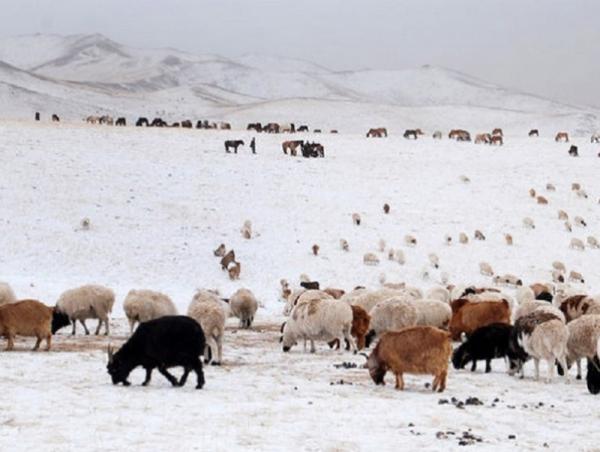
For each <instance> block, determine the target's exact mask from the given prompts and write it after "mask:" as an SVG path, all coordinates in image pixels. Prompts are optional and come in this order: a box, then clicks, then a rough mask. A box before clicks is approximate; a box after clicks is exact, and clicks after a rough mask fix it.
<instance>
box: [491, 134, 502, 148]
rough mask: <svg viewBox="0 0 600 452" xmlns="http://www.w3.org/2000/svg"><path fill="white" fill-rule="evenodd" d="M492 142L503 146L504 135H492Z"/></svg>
mask: <svg viewBox="0 0 600 452" xmlns="http://www.w3.org/2000/svg"><path fill="white" fill-rule="evenodd" d="M490 144H493V145H496V146H502V145H503V144H504V141H503V140H502V135H492V141H490Z"/></svg>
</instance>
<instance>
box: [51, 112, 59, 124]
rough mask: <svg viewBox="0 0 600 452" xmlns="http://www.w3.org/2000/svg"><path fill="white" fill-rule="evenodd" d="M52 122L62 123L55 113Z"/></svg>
mask: <svg viewBox="0 0 600 452" xmlns="http://www.w3.org/2000/svg"><path fill="white" fill-rule="evenodd" d="M52 122H60V118H59V117H58V115H57V114H55V113H52Z"/></svg>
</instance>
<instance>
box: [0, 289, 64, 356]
mask: <svg viewBox="0 0 600 452" xmlns="http://www.w3.org/2000/svg"><path fill="white" fill-rule="evenodd" d="M54 317H56V320H55V319H54ZM69 323H70V322H69V320H68V318H67V316H66V315H64V314H63V315H61V314H55V313H54V309H53V308H50V307H48V306H46V305H45V304H42V303H40V302H39V301H37V300H22V301H18V302H16V303H12V304H7V305H4V306H2V307H0V335H2V336H4V337H6V339H7V340H8V343H7V345H6V350H7V351H10V350H12V349H13V348H14V346H15V343H14V341H15V336H16V335H20V336H29V337H35V338H37V341H36V343H35V346H34V347H33V350H37V349H38V348H39V347H40V344H41V343H42V340H45V341H46V350H50V347H51V345H52V333H54V332H56V331H57V330H58V329H60V328H61V327H63V326H66V325H68V324H69Z"/></svg>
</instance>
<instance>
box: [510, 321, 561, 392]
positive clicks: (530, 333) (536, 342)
mask: <svg viewBox="0 0 600 452" xmlns="http://www.w3.org/2000/svg"><path fill="white" fill-rule="evenodd" d="M568 338H569V330H568V329H567V326H566V325H565V324H564V322H563V321H562V320H561V319H560V318H558V317H556V315H554V314H552V313H548V312H544V311H539V310H536V311H534V312H532V313H531V314H528V315H526V316H523V317H521V318H520V319H518V320H517V321H516V322H515V327H514V329H513V331H512V333H511V337H510V339H509V347H508V357H509V363H510V370H509V374H510V375H513V374H515V373H520V374H521V378H522V377H523V364H524V363H525V361H526V360H527V359H528V358H529V357H532V358H533V360H534V365H535V379H536V380H539V377H540V368H539V366H540V364H539V363H540V360H541V359H543V360H546V361H547V363H548V379H547V381H548V382H550V381H551V380H552V375H553V373H554V363H555V361H558V362H559V364H560V365H561V366H562V368H563V369H566V368H567V366H566V354H567V340H568ZM566 377H567V381H568V378H569V376H568V373H567V374H566Z"/></svg>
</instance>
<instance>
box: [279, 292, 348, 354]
mask: <svg viewBox="0 0 600 452" xmlns="http://www.w3.org/2000/svg"><path fill="white" fill-rule="evenodd" d="M323 294H324V295H327V297H325V296H323V297H322V298H313V299H310V300H305V301H300V302H299V303H298V304H296V306H294V309H292V312H291V314H290V317H289V319H288V320H287V322H285V324H284V325H283V329H282V333H283V336H282V338H281V342H282V343H283V351H284V352H287V351H289V350H290V349H291V348H292V347H293V346H294V345H296V344H297V343H298V340H300V339H303V340H304V350H305V351H306V341H307V340H308V341H310V352H311V353H314V352H315V351H316V348H315V340H325V341H328V342H329V341H331V340H333V339H337V340H339V343H340V344H343V343H344V340H345V341H348V344H350V347H351V349H352V350H353V351H356V344H355V342H354V340H353V338H352V336H351V335H350V330H351V329H352V308H351V307H350V305H349V304H348V303H345V302H343V301H340V300H336V299H334V298H333V297H331V296H329V295H328V294H326V293H324V292H323ZM341 349H342V348H340V350H341Z"/></svg>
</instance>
